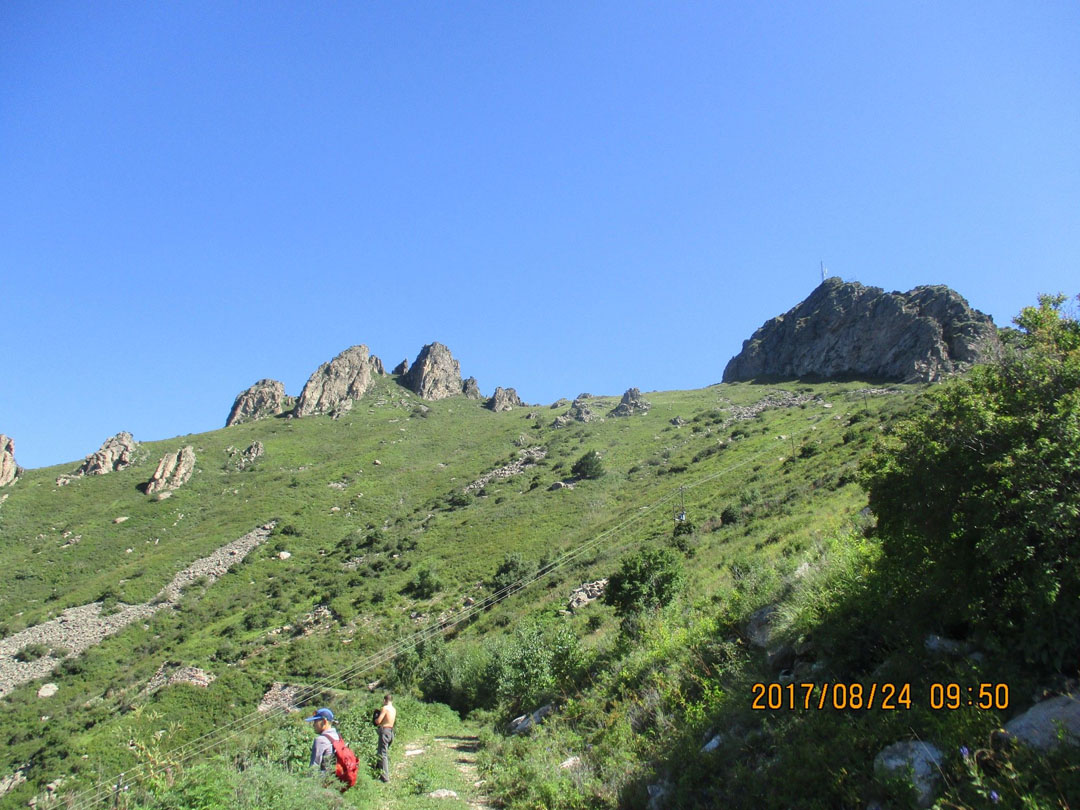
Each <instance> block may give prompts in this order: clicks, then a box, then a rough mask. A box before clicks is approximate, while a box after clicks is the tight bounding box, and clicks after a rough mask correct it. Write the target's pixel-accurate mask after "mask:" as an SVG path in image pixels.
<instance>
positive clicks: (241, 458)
mask: <svg viewBox="0 0 1080 810" xmlns="http://www.w3.org/2000/svg"><path fill="white" fill-rule="evenodd" d="M225 452H226V453H228V454H229V459H230V461H231V463H232V466H233V468H234V469H235V470H236V471H237V472H239V471H240V470H243V469H245V468H246V467H247V466H248V465H250V464H252V463H253V462H254V461H255V459H257V458H262V456H263V455H264V454H265V453H266V449H265V448H264V447H263V443H262V442H260V441H258V440H256V441H253V442H252V443H251V444H249V445H248V447H247V449H246V450H242V451H241V450H237V449H236V448H235V447H231V446H230V447H226V448H225Z"/></svg>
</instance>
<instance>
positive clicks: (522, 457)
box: [465, 447, 547, 495]
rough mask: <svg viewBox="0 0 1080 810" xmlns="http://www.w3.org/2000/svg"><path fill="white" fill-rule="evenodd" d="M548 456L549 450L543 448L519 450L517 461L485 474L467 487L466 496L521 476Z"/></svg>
mask: <svg viewBox="0 0 1080 810" xmlns="http://www.w3.org/2000/svg"><path fill="white" fill-rule="evenodd" d="M546 456H547V450H546V449H545V448H543V447H530V448H528V449H527V450H519V451H518V458H517V461H513V462H511V463H509V464H505V465H503V466H502V467H499V468H498V469H496V470H492V471H491V472H488V473H484V474H483V475H481V476H480V477H479V478H477V479H476V480H475V481H473V482H472V483H471V484H469V485H468V486H467V487H465V494H466V495H467V494H469V493H470V492H479V491H480V490H481V489H483V488H484V487H486V486H487V485H488V484H490V483H491V482H492V481H498V480H501V479H503V478H510V477H512V476H515V475H519V474H521V473H523V472H525V468H526V467H531V466H533V465H534V464H536V463H537V462H539V461H541V460H542V459H543V458H545V457H546Z"/></svg>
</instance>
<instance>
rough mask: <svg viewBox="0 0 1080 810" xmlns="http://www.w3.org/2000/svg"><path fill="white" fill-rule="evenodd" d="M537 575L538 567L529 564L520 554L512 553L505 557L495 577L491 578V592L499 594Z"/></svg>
mask: <svg viewBox="0 0 1080 810" xmlns="http://www.w3.org/2000/svg"><path fill="white" fill-rule="evenodd" d="M535 573H536V565H534V564H533V563H530V562H527V561H526V560H525V558H524V557H523V556H522V555H521V554H519V553H518V552H516V551H514V552H511V553H510V554H507V555H506V556H505V557H503V561H502V562H501V563H500V564H499V567H498V568H497V569H496V570H495V576H493V577H492V578H491V590H492V591H494V592H495V593H498V592H499V591H502V590H504V589H505V588H508V587H510V586H511V585H513V584H514V583H515V582H518V581H519V580H522V579H525V578H527V577H531V576H532V575H533V574H535Z"/></svg>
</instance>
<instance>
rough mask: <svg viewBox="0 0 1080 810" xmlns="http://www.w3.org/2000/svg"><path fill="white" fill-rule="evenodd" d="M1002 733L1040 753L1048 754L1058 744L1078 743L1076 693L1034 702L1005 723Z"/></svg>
mask: <svg viewBox="0 0 1080 810" xmlns="http://www.w3.org/2000/svg"><path fill="white" fill-rule="evenodd" d="M1005 731H1006V732H1008V733H1009V734H1010V735H1012V736H1013V737H1015V738H1016V739H1018V740H1020V741H1021V742H1022V743H1024V744H1025V745H1030V746H1031V747H1032V748H1035V749H1038V750H1040V751H1049V750H1050V749H1052V748H1056V747H1057V746H1058V745H1059V744H1060V743H1061V742H1067V743H1070V744H1072V745H1078V744H1080V693H1078V694H1068V695H1058V696H1057V697H1053V698H1050V699H1049V700H1044V701H1042V702H1041V703H1036V704H1035V705H1034V706H1032V707H1031V708H1030V709H1028V710H1027V711H1026V712H1024V713H1023V714H1020V715H1017V716H1016V717H1014V718H1013V719H1012V720H1010V721H1009V722H1008V723H1006V724H1005Z"/></svg>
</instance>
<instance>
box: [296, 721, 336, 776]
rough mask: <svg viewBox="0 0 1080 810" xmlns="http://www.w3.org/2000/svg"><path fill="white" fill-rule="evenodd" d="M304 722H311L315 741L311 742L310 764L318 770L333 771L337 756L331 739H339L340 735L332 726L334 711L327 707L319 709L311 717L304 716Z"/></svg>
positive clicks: (323, 771)
mask: <svg viewBox="0 0 1080 810" xmlns="http://www.w3.org/2000/svg"><path fill="white" fill-rule="evenodd" d="M304 722H305V723H313V724H314V728H315V742H313V743H312V744H311V766H312V767H313V768H318V769H319V771H320V772H322V773H325V772H327V771H329V772H330V773H333V772H334V766H335V765H336V763H337V757H336V756H335V755H334V744H333V743H332V742H331V740H340V739H341V735H340V734H338V732H337V729H336V728H334V713H333V712H332V711H330V710H329V709H319V710H318V711H317V712H315V714H313V715H312V716H311V717H305V718H304Z"/></svg>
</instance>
